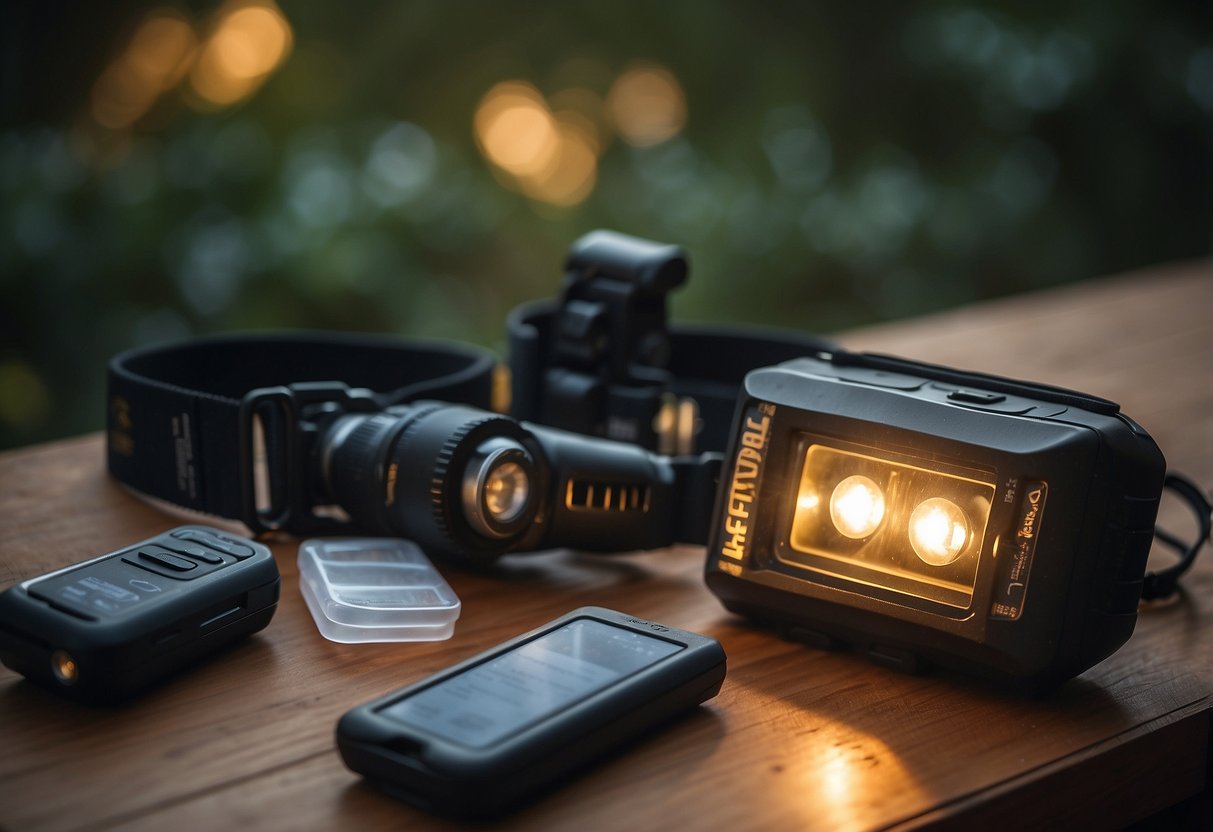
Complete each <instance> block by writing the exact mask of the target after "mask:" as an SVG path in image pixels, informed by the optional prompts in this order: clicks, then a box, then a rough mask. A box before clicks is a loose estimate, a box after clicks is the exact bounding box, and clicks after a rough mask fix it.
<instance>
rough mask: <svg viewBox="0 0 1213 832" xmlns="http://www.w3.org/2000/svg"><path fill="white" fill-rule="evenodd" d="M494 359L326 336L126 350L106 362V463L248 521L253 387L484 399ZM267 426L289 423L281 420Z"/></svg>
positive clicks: (197, 505)
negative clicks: (247, 474)
mask: <svg viewBox="0 0 1213 832" xmlns="http://www.w3.org/2000/svg"><path fill="white" fill-rule="evenodd" d="M495 365H496V359H495V357H494V356H493V355H492V353H490V352H488V351H486V350H482V349H478V348H476V347H471V346H466V345H460V344H446V343H442V344H438V343H433V344H430V343H424V342H415V341H412V342H405V341H401V340H399V339H392V338H385V337H376V336H366V335H342V334H335V333H325V332H302V333H288V334H256V335H237V336H221V337H214V338H198V339H193V340H190V341H187V342H184V343H179V344H172V345H168V346H163V347H151V348H144V349H137V350H131V351H128V352H124V353H122V354H120V355H118V356H116V357H115V358H113V359H112V360H111V361H110V362H109V366H108V386H109V390H108V402H109V407H108V415H107V457H108V464H109V470H110V473H111V474H112V475H113V476H114V477H115V478H116V479H117V480H118V481H120V482H122V483H124V484H126V485H128V486H130V487H131V488H134V489H136V490H138V491H141V492H144V493H146V494H148V495H151V496H153V497H157V498H159V499H162V500H167V501H169V502H171V503H175V504H177V505H180V506H184V507H185V508H189V509H192V510H195V511H201V512H205V513H208V514H215V515H219V516H221V517H228V518H233V519H240V520H244V521H245V522H249V520H250V518H249V517H248V516H247V515H248V509H247V502H248V501H247V499H246V497H247V495H242V483H243V482H244V480H245V479H246V478H245V477H243V476H242V474H243V473H244V472H243V466H245V464H246V459H245V458H246V457H247V456H248V447H247V444H248V443H247V434H248V426H247V424H246V422H247V420H248V418H249V414H248V412H247V408H245V407H244V404H245V402H246V400H250V397H252V398H253V399H256V398H257V394H258V391H265V390H279V391H280V390H284V389H285V390H288V391H290V390H291V389H292V388H293V387H298V388H299V389H300V390H302V389H304V388H306V389H307V392H308V396H307V400H308V401H309V402H310V403H316V402H318V401H319V400H321V399H323V397H324V395H326V393H325V391H326V390H329V389H332V390H334V391H336V390H343V389H345V388H347V387H352V388H367V389H366V391H363V392H365V395H366V397H367V398H369V399H371V400H373V401H374V403H375V404H376V405H377V406H386V405H390V404H398V403H401V402H405V401H410V400H413V399H418V398H442V399H446V400H448V401H454V402H460V403H466V404H471V405H475V406H477V407H488V406H489V404H490V399H491V392H492V376H493V369H494V367H495ZM326 383H327V384H326ZM334 395H336V394H335V393H334ZM265 429H266V430H267V432H269V433H276V432H281V431H282V430H283V428H282V427H281V424H280V423H279V422H277V421H274V420H269V421H267V423H266V427H265ZM288 439H290V437H285V436H276V435H267V436H266V442H265V445H266V448H267V450H273V451H274V452H277V453H285V451H280V450H278V449H281V448H284V447H285V445H286V444H287V442H286V440H288ZM242 440H243V441H242ZM271 470H275V471H282V470H285V468H284V467H283V466H271Z"/></svg>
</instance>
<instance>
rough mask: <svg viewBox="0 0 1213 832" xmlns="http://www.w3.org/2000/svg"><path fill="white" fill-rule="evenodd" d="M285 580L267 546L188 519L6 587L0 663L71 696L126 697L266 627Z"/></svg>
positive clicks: (1, 600) (0, 601) (0, 615)
mask: <svg viewBox="0 0 1213 832" xmlns="http://www.w3.org/2000/svg"><path fill="white" fill-rule="evenodd" d="M278 585H279V578H278V567H277V565H276V564H275V563H274V557H273V555H272V554H271V553H270V550H269V549H267V548H266V547H265V546H262V545H261V544H260V543H256V542H254V541H252V540H247V539H245V538H242V537H237V536H235V535H232V534H229V533H228V532H223V531H219V530H218V529H213V528H210V527H207V526H181V527H179V528H176V529H172V530H171V531H168V532H165V533H164V534H161V535H158V536H156V537H152V538H149V539H147V540H144V541H143V542H141V543H138V544H135V545H134V546H128V547H126V548H123V549H120V550H118V551H116V552H111V553H110V554H107V555H102V556H101V557H98V558H93V559H92V560H88V561H85V562H84V563H80V564H76V565H74V566H69V567H67V568H65V569H60V570H57V571H55V572H50V573H48V574H46V575H41V576H39V577H37V578H31V579H30V580H27V581H22V582H21V583H19V584H17V585H16V586H13V587H10V588H9V589H8V590H6V591H5V592H4V593H2V594H0V660H2V661H3V662H4V664H5V665H6V666H8V667H9V668H11V669H13V670H15V671H16V672H18V673H20V674H22V675H23V676H25V677H26V678H28V679H30V680H31V681H34V682H37V683H39V684H42V685H45V686H47V687H50V688H53V689H55V690H58V691H60V692H62V693H63V694H65V695H67V696H70V697H72V698H74V699H80V700H84V701H91V702H111V701H115V700H119V699H122V698H124V697H127V696H129V695H131V694H133V693H136V692H138V691H139V690H141V689H143V688H145V687H147V686H148V685H150V684H151V683H152V682H154V681H156V680H158V679H160V678H162V677H163V676H165V675H167V674H169V673H171V672H173V671H175V670H178V669H180V668H182V667H184V666H185V665H187V664H188V663H189V662H191V661H193V660H195V659H198V658H200V657H201V656H203V655H205V654H207V653H211V652H213V651H214V650H216V649H218V648H219V647H221V646H223V645H225V644H227V643H229V642H231V641H234V640H235V639H237V638H240V637H241V636H245V635H248V634H249V633H253V632H256V631H257V630H260V629H261V628H262V627H264V626H265V625H266V624H268V623H269V622H270V619H271V618H272V617H273V615H274V610H275V608H276V606H277V603H278Z"/></svg>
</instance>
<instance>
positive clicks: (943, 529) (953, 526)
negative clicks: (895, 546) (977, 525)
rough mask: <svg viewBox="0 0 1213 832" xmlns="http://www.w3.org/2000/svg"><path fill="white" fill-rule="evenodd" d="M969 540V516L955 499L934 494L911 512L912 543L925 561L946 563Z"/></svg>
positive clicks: (954, 557)
mask: <svg viewBox="0 0 1213 832" xmlns="http://www.w3.org/2000/svg"><path fill="white" fill-rule="evenodd" d="M968 542H969V519H968V517H966V516H965V513H964V512H963V511H961V509H960V507H959V506H958V505H956V504H955V503H953V502H952V501H951V500H945V499H944V498H943V497H932V498H931V499H929V500H925V501H923V502H922V503H919V505H918V507H917V508H915V509H914V511H913V512H912V513H911V514H910V545H911V546H913V547H914V553H915V554H916V555H918V557H920V558H922V561H923V562H924V563H928V564H930V565H931V566H946V565H948V564H949V563H951V562H952V561H954V560H956V559H957V558H958V557H960V553H961V552H963V551H964V549H965V544H967V543H968Z"/></svg>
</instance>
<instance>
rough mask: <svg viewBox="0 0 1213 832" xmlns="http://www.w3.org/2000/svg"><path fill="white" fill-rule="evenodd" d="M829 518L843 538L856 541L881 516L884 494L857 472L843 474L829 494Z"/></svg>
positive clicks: (878, 520) (867, 531)
mask: <svg viewBox="0 0 1213 832" xmlns="http://www.w3.org/2000/svg"><path fill="white" fill-rule="evenodd" d="M830 519H831V520H833V521H834V527H835V528H837V529H838V531H840V532H841V533H842V534H844V535H846V536H847V537H850V538H854V539H856V540H858V539H860V538H863V537H867V536H868V535H870V534H871V533H872V532H874V531H876V527H877V526H879V525H880V521H881V520H883V519H884V494H883V493H881V491H880V486H878V485H877V484H876V483H874V482H872V480H870V479H868V478H867V477H865V476H861V475H859V474H855V475H854V476H850V477H847V478H846V479H845V480H843V481H842V482H840V483H838V485H837V486H835V487H834V493H833V494H831V495H830Z"/></svg>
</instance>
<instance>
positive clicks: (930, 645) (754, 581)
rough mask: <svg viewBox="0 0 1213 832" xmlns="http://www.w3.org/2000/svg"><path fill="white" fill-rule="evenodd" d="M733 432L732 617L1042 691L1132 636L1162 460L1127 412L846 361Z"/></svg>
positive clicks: (986, 381) (779, 375) (719, 568)
mask: <svg viewBox="0 0 1213 832" xmlns="http://www.w3.org/2000/svg"><path fill="white" fill-rule="evenodd" d="M734 431H735V432H734V438H733V442H732V446H731V447H730V449H729V452H728V455H727V457H726V463H725V469H726V470H725V476H724V477H723V478H722V483H721V488H720V491H719V494H718V496H717V506H716V513H715V520H714V521H713V528H712V531H711V537H710V542H709V544H708V559H707V583H708V587H709V588H710V589H711V590H712V592H714V593H715V594H716V595H717V596H718V597H719V598H720V599H721V600H722V601H723V602H724V604H725V606H726V607H728V608H729V609H731V610H733V611H735V612H738V613H743V614H745V615H747V616H750V617H752V618H755V619H757V620H759V621H765V622H768V623H771V624H773V625H776V626H777V627H778V628H780V629H781V630H783V631H784V632H785V633H787V634H788V635H790V636H791V637H793V638H798V639H801V640H806V641H809V642H811V643H814V644H823V645H831V644H845V645H849V646H853V647H855V648H857V649H859V650H862V651H863V652H865V653H867V654H868V655H870V656H871V657H872V658H873V659H875V660H877V661H878V662H882V663H885V664H892V665H896V666H898V667H902V668H907V669H912V668H913V667H914V666H915V665H917V664H919V663H924V664H937V665H940V666H944V667H950V668H954V669H958V670H963V671H966V672H970V673H976V674H979V675H982V676H986V677H989V678H993V679H996V680H999V681H1001V682H1004V683H1007V684H1009V685H1011V686H1013V687H1016V688H1019V689H1025V690H1030V691H1036V690H1042V689H1046V688H1049V687H1052V686H1055V685H1057V684H1060V683H1061V682H1063V681H1065V680H1066V679H1069V678H1070V677H1072V676H1074V675H1077V674H1078V673H1081V672H1082V671H1084V670H1086V669H1087V668H1089V667H1091V666H1092V665H1094V664H1095V663H1096V662H1098V661H1100V660H1102V659H1103V658H1105V657H1107V656H1108V655H1110V654H1111V653H1112V652H1113V651H1115V650H1116V649H1117V648H1118V647H1119V646H1120V645H1121V644H1123V643H1124V642H1125V641H1126V640H1127V639H1128V638H1129V635H1130V634H1131V633H1132V632H1133V626H1134V623H1135V621H1136V620H1137V603H1138V600H1139V598H1141V596H1142V588H1143V576H1144V573H1145V566H1146V556H1147V555H1148V553H1149V551H1150V543H1151V539H1152V536H1153V531H1154V519H1155V514H1156V512H1157V510H1158V503H1159V496H1160V493H1161V491H1162V488H1163V477H1164V461H1163V456H1162V454H1161V453H1160V452H1159V450H1158V447H1157V446H1156V445H1155V444H1154V441H1153V440H1152V439H1151V438H1150V436H1149V435H1148V434H1147V433H1146V432H1145V430H1143V429H1142V428H1141V427H1140V426H1139V425H1137V423H1136V422H1134V421H1132V420H1131V419H1129V418H1128V417H1127V416H1125V415H1124V414H1123V413H1121V412H1120V408H1119V407H1118V406H1117V405H1116V404H1115V403H1113V402H1110V401H1107V400H1106V399H1100V398H1097V397H1094V396H1088V395H1084V394H1081V393H1076V392H1073V391H1069V390H1062V389H1059V388H1055V387H1048V386H1045V385H1039V384H1032V383H1029V382H1022V381H1015V380H1012V379H1005V378H998V377H994V376H988V375H982V374H978V373H968V372H963V371H959V370H952V369H948V368H943V367H934V366H931V365H927V364H921V363H918V362H912V361H906V360H902V359H895V358H890V357H885V356H873V355H862V354H851V353H834V354H823V355H819V356H817V357H813V358H803V359H798V360H795V361H789V362H786V363H784V364H781V365H779V366H777V367H768V368H764V369H761V370H756V371H754V372H752V373H750V374H749V376H747V378H746V381H745V392H744V394H743V395H742V396H741V399H740V401H739V404H738V411H737V416H736V421H735V422H734ZM1151 580H1154V579H1151ZM1172 580H1173V577H1172Z"/></svg>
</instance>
